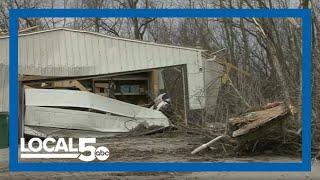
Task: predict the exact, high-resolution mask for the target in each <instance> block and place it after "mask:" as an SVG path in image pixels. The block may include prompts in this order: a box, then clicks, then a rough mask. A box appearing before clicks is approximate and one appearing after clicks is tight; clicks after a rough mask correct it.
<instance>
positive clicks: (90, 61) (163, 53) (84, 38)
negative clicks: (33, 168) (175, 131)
mask: <svg viewBox="0 0 320 180" xmlns="http://www.w3.org/2000/svg"><path fill="white" fill-rule="evenodd" d="M8 40H9V39H8V38H0V63H1V64H2V66H3V67H2V69H1V74H0V75H1V76H0V83H1V84H0V88H1V92H0V95H1V96H2V97H0V100H1V102H0V105H1V104H2V106H1V107H2V111H6V110H7V104H8V103H7V99H5V98H7V97H8V93H7V92H8V91H7V83H8V78H7V76H8V72H7V70H3V69H6V68H7V66H6V65H8V54H9V53H8ZM182 64H186V65H187V73H188V75H187V78H188V91H189V104H190V108H191V109H198V108H200V103H199V97H195V94H196V92H198V91H199V90H203V72H202V70H200V69H202V59H201V51H200V50H196V49H191V48H182V47H176V46H167V45H159V44H154V43H149V42H140V41H134V40H127V39H121V38H113V37H108V36H104V35H100V34H95V33H91V32H83V31H75V30H68V29H58V30H50V31H46V32H38V33H33V34H28V35H23V36H20V37H19V72H20V74H25V75H42V76H81V75H97V74H108V73H117V72H127V71H135V70H143V69H150V68H159V67H166V66H175V65H182Z"/></svg>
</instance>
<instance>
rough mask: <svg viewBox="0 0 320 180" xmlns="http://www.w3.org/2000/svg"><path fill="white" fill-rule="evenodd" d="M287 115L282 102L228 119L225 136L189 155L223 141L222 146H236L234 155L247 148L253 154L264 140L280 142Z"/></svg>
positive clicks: (287, 111) (203, 145)
mask: <svg viewBox="0 0 320 180" xmlns="http://www.w3.org/2000/svg"><path fill="white" fill-rule="evenodd" d="M289 115H290V111H289V110H288V109H287V108H286V106H285V104H284V103H283V102H273V103H269V104H268V105H266V106H263V107H261V108H259V109H258V110H255V111H251V112H247V113H244V114H241V115H239V116H237V117H233V118H230V119H229V121H228V128H227V131H226V133H225V134H223V135H220V136H217V137H215V138H214V139H212V140H211V141H209V142H207V143H205V144H202V145H201V146H199V147H197V148H196V149H195V150H193V151H192V152H191V154H196V153H198V152H200V151H201V150H203V149H206V148H208V147H210V146H211V145H213V144H214V143H216V142H218V141H223V144H229V145H230V144H232V145H233V146H236V148H234V149H235V151H236V153H239V152H241V151H244V150H248V147H250V148H251V152H253V151H254V149H255V148H256V146H257V144H258V143H259V142H263V141H264V139H268V138H269V139H270V137H272V138H274V137H277V138H276V139H275V140H279V139H280V140H281V136H282V135H283V134H282V133H283V132H282V131H283V129H282V127H281V124H282V122H284V120H285V119H286V117H287V116H289ZM279 137H280V138H279ZM224 150H225V149H224Z"/></svg>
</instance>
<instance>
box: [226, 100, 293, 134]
mask: <svg viewBox="0 0 320 180" xmlns="http://www.w3.org/2000/svg"><path fill="white" fill-rule="evenodd" d="M262 109H263V110H259V111H254V112H249V113H246V114H244V115H241V116H238V117H234V118H230V119H229V129H231V137H233V138H235V137H239V136H243V135H245V134H248V133H250V132H253V131H255V130H257V129H259V128H262V127H264V126H265V125H266V124H267V123H269V122H271V121H281V120H283V119H284V117H285V116H286V115H288V114H289V111H288V109H287V108H286V107H285V105H284V103H283V102H276V103H271V104H270V105H269V106H268V105H267V106H265V107H263V108H262Z"/></svg>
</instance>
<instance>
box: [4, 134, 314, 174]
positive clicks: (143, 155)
mask: <svg viewBox="0 0 320 180" xmlns="http://www.w3.org/2000/svg"><path fill="white" fill-rule="evenodd" d="M206 140H207V139H206V138H204V137H203V136H196V135H190V134H177V133H165V134H155V135H151V136H143V137H132V136H131V137H112V138H103V139H101V138H100V139H97V144H96V146H100V145H104V146H107V147H108V148H109V150H110V157H109V159H108V160H107V161H108V162H110V161H124V162H128V161H129V162H133V161H140V162H141V161H142V162H147V161H148V162H150V161H162V162H168V161H169V162H186V161H188V162H199V161H201V162H203V161H206V162H234V161H235V162H257V161H265V162H280V161H281V162H292V161H295V162H297V161H300V159H299V158H295V157H294V156H288V155H286V156H285V155H283V154H281V155H279V154H274V153H272V152H270V151H266V152H262V153H259V154H256V155H251V156H248V155H247V156H245V155H242V156H234V155H231V153H228V152H221V148H220V147H219V145H218V147H216V149H215V148H212V149H207V150H205V151H204V152H201V153H199V154H197V155H191V154H190V152H191V151H192V150H193V149H194V148H196V147H197V146H198V145H200V144H202V143H204V142H206ZM227 151H228V150H227ZM23 161H26V160H23ZM28 161H30V160H28ZM31 161H39V160H31ZM41 161H42V162H45V161H46V162H47V161H48V160H41ZM52 161H66V160H52V159H50V162H52ZM72 161H77V160H72ZM0 179H32V180H35V179H320V164H319V163H317V162H315V163H314V165H313V172H312V173H305V172H294V173H287V172H275V173H265V172H264V173H261V172H255V173H251V172H246V173H239V172H237V173H235V172H233V173H232V172H193V173H191V172H185V173H175V172H168V173H156V172H155V173H152V172H151V173H143V172H141V173H132V172H125V173H123V172H112V173H101V172H99V173H94V172H92V173H84V172H81V173H77V172H74V173H70V172H65V173H48V172H46V173H43V172H41V173H37V172H19V173H11V174H10V173H9V171H8V149H1V150H0Z"/></svg>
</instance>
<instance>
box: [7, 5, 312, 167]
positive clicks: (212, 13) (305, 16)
mask: <svg viewBox="0 0 320 180" xmlns="http://www.w3.org/2000/svg"><path fill="white" fill-rule="evenodd" d="M9 15H10V16H9V17H10V40H9V42H10V53H9V65H10V66H9V87H10V93H9V99H10V107H9V109H10V124H9V125H10V129H9V131H10V141H9V142H10V147H9V155H10V157H9V164H10V166H9V167H10V171H11V172H13V171H180V172H182V171H311V70H312V69H311V21H312V20H311V10H310V9H99V10H98V9H10V11H9ZM21 17H25V18H26V17H28V18H42V17H101V18H103V17H104V18H108V17H123V18H124V17H161V18H165V17H166V18H185V17H189V18H201V17H203V18H204V17H214V18H244V17H247V18H248V17H255V18H287V17H292V18H301V19H302V42H303V45H302V46H303V47H302V127H303V128H302V162H301V163H300V162H279V163H274V162H270V163H268V162H266V163H264V162H261V163H257V162H255V163H251V162H249V163H246V162H245V163H238V162H234V163H221V162H106V163H97V162H92V163H50V162H49V163H43V162H40V163H39V162H35V163H30V162H28V163H26V162H19V161H18V127H19V126H18V106H19V104H18V18H21Z"/></svg>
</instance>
